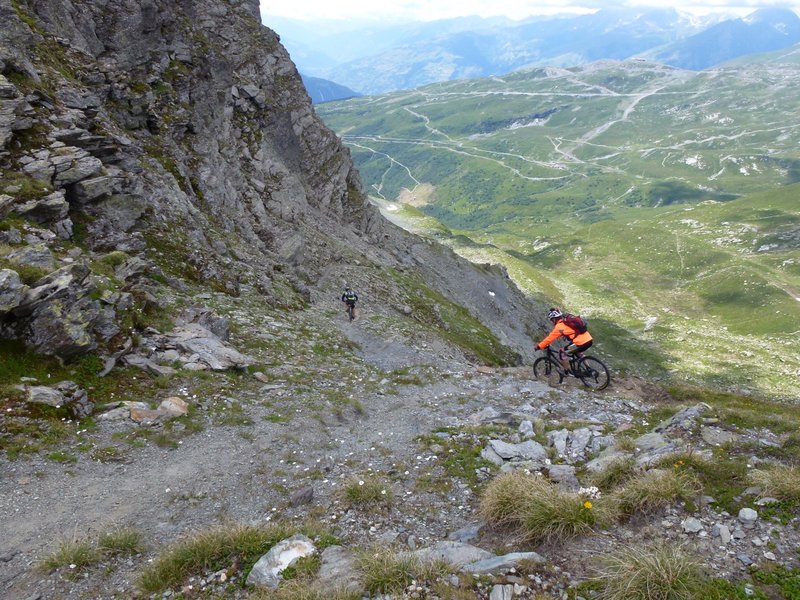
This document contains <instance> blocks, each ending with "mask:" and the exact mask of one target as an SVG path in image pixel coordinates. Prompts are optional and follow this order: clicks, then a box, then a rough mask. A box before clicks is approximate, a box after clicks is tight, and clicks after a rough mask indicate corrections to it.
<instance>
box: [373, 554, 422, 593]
mask: <svg viewBox="0 0 800 600" xmlns="http://www.w3.org/2000/svg"><path fill="white" fill-rule="evenodd" d="M357 564H358V568H359V570H360V571H361V572H362V573H363V581H364V587H365V588H366V589H367V591H368V592H369V593H370V594H401V593H402V592H403V590H404V589H405V588H407V587H408V586H409V585H410V584H411V582H412V581H413V580H414V578H415V576H416V575H417V573H419V572H420V571H421V569H422V563H421V562H420V561H419V560H418V559H417V558H415V557H414V556H412V555H410V554H404V553H398V552H393V551H391V550H385V551H380V552H374V553H372V552H366V553H364V554H361V555H360V556H359V557H358V559H357Z"/></svg>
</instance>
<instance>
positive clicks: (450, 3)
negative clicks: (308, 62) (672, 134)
mask: <svg viewBox="0 0 800 600" xmlns="http://www.w3.org/2000/svg"><path fill="white" fill-rule="evenodd" d="M625 4H627V5H628V6H660V7H675V8H677V9H679V10H684V11H687V12H692V13H694V14H707V13H709V12H726V13H735V14H738V15H745V14H748V13H750V12H752V11H754V10H756V9H757V8H759V7H766V6H787V2H785V1H784V2H780V1H776V0H698V1H697V2H689V1H687V0H643V1H639V0H629V1H628V2H624V3H623V2H614V1H608V0H586V1H581V0H537V1H531V0H488V1H487V0H387V1H380V0H377V1H376V0H289V1H287V0H261V12H262V14H264V15H270V16H276V17H287V18H292V19H355V18H369V19H376V20H383V19H403V20H421V21H432V20H436V19H447V18H451V17H459V16H468V15H478V16H481V17H491V16H500V15H504V16H506V17H509V18H512V19H523V18H525V17H528V16H530V15H542V14H559V13H566V12H572V13H586V12H593V11H594V10H596V9H597V8H599V7H619V6H622V5H625ZM789 8H792V9H794V11H795V12H798V13H800V0H789Z"/></svg>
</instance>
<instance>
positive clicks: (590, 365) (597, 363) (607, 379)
mask: <svg viewBox="0 0 800 600" xmlns="http://www.w3.org/2000/svg"><path fill="white" fill-rule="evenodd" d="M545 350H547V355H546V356H540V357H539V358H537V359H536V360H535V361H534V362H533V375H534V377H536V379H540V380H542V381H547V383H549V384H550V385H555V384H558V383H562V382H563V381H564V378H565V377H567V373H566V371H565V370H564V367H563V365H562V364H561V360H560V358H562V357H563V356H564V355H565V354H566V352H565V351H564V349H563V348H559V350H558V352H554V351H553V349H552V348H550V346H548V347H547V348H545ZM569 368H570V371H572V374H573V375H575V377H577V378H578V379H580V380H581V381H582V382H583V385H585V386H586V387H588V388H591V389H593V390H604V389H605V388H607V387H608V384H609V383H611V375H610V374H609V372H608V367H606V366H605V365H604V364H603V361H601V360H600V359H599V358H595V357H594V356H589V355H587V354H583V353H582V352H579V353H577V354H576V355H570V356H569Z"/></svg>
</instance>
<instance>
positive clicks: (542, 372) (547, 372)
mask: <svg viewBox="0 0 800 600" xmlns="http://www.w3.org/2000/svg"><path fill="white" fill-rule="evenodd" d="M533 376H534V377H536V379H538V380H539V381H546V382H547V383H548V384H550V385H557V384H559V383H561V381H562V379H563V377H562V376H561V372H560V371H559V369H558V367H557V366H556V363H554V362H553V361H552V360H550V359H549V358H547V357H546V356H541V357H539V358H537V359H536V360H535V361H534V362H533Z"/></svg>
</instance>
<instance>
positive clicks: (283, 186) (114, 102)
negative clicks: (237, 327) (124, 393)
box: [0, 0, 529, 358]
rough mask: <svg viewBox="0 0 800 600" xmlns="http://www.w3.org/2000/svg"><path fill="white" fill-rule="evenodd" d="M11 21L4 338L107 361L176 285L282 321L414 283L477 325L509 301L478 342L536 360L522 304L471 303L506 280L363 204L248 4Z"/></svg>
mask: <svg viewBox="0 0 800 600" xmlns="http://www.w3.org/2000/svg"><path fill="white" fill-rule="evenodd" d="M4 7H5V13H4V15H5V17H6V18H7V20H8V21H9V23H10V24H11V26H9V27H6V28H4V30H3V36H4V40H3V41H4V43H3V55H2V63H1V66H2V72H3V80H2V83H3V90H4V93H3V99H2V102H3V110H2V115H3V121H2V123H3V130H2V131H3V135H2V140H3V143H4V148H5V152H4V155H3V162H2V168H3V189H2V190H0V191H2V192H3V194H4V195H3V196H2V199H3V202H2V211H3V212H2V216H3V217H4V221H3V232H2V236H3V237H2V242H3V246H2V259H3V266H4V267H7V268H6V269H5V270H4V271H3V273H4V280H3V288H2V289H3V293H4V294H6V295H7V297H8V300H7V301H5V300H4V304H3V311H2V316H3V320H2V324H0V327H1V328H2V335H3V337H5V338H12V339H18V340H20V341H22V342H24V343H25V344H26V345H27V346H28V347H30V348H33V349H36V350H37V351H39V352H42V353H45V354H54V355H56V356H59V357H61V358H72V357H76V356H80V355H82V354H85V353H86V352H92V351H100V352H101V353H114V352H117V351H118V350H120V349H121V348H123V347H124V344H125V341H126V339H131V331H129V327H130V326H131V324H133V325H134V328H139V327H142V326H144V325H151V324H152V323H147V322H146V321H147V319H142V318H140V316H139V315H141V314H145V315H146V314H148V313H159V314H166V316H173V315H174V314H175V313H176V312H177V311H178V310H179V308H180V307H182V306H183V305H184V304H186V301H185V299H184V298H183V296H184V295H185V286H187V285H199V286H201V287H207V288H209V289H214V290H218V291H224V292H226V293H230V294H232V295H234V296H237V295H240V294H245V293H249V292H251V291H255V292H256V293H260V294H262V296H263V301H264V302H268V303H271V304H274V305H276V306H282V307H285V308H292V307H301V306H303V305H304V304H306V303H308V302H309V301H314V300H315V299H316V298H318V297H319V296H330V295H336V294H337V293H338V292H339V290H340V288H341V287H342V286H343V284H344V282H345V280H349V282H350V283H354V284H358V285H360V286H361V287H362V293H363V294H365V295H368V294H370V293H374V294H376V295H377V294H380V293H381V291H383V290H384V288H383V287H381V286H380V285H378V286H376V289H375V291H374V292H373V291H372V290H371V289H370V281H371V278H370V275H369V273H370V271H371V270H388V271H390V272H395V271H400V270H402V271H406V270H407V271H408V275H409V277H413V278H415V279H414V281H415V283H418V284H419V286H422V287H424V286H429V287H430V288H431V292H432V293H433V292H437V293H440V294H444V295H445V296H447V297H449V298H450V299H451V300H452V301H454V302H456V303H458V304H460V305H462V306H464V307H466V308H467V309H468V310H469V311H471V313H472V314H473V315H475V316H476V317H480V315H481V314H483V313H484V311H485V310H486V308H487V306H488V305H489V304H492V305H495V304H496V302H497V301H498V300H497V299H498V298H500V297H503V298H508V299H509V305H508V306H509V308H510V307H511V306H512V305H513V306H515V307H516V308H512V309H511V312H510V313H507V314H504V315H501V316H499V317H498V318H497V319H494V320H493V321H492V323H489V326H490V327H492V328H493V329H494V331H495V332H496V335H498V336H499V337H501V338H502V339H503V340H504V342H505V343H508V344H510V345H511V346H513V347H514V351H515V352H518V353H524V352H529V350H528V349H527V348H526V346H528V339H527V336H526V334H525V332H524V330H523V328H521V327H520V326H519V323H522V322H525V321H526V320H528V315H527V313H528V308H526V307H525V300H524V298H523V297H522V295H521V294H519V293H518V292H517V291H515V290H511V289H509V290H508V293H507V294H506V293H505V291H503V292H502V293H500V294H498V296H496V297H495V298H491V297H488V295H487V294H486V293H485V292H484V290H486V289H493V288H495V287H496V288H498V290H506V289H507V288H508V285H507V284H508V281H507V279H506V278H505V276H504V274H503V273H502V271H500V270H496V271H487V270H479V269H477V268H474V267H472V266H471V265H469V264H468V263H467V262H466V261H463V260H461V259H459V258H457V257H456V256H455V255H453V254H452V253H450V252H449V251H446V250H444V249H441V248H438V247H435V246H430V245H429V244H427V243H424V242H422V241H421V240H419V239H417V238H414V237H413V236H409V235H407V234H406V233H405V232H403V231H402V230H400V229H398V228H395V227H393V226H391V225H390V224H388V223H387V222H385V221H384V220H383V219H382V218H381V216H380V214H379V213H378V211H377V210H376V209H374V208H373V207H372V206H371V205H370V204H369V203H368V202H367V200H366V198H365V196H364V194H363V192H362V190H361V184H360V180H359V178H358V174H357V173H356V172H355V170H354V169H353V166H352V163H351V161H350V156H349V153H348V151H347V150H346V149H345V148H344V147H343V146H342V144H341V143H340V142H339V141H338V140H337V138H336V137H335V135H334V134H333V133H332V132H331V131H330V130H328V129H327V128H326V127H325V126H324V125H323V124H322V123H321V122H320V121H319V120H318V119H317V118H316V116H315V114H314V111H313V109H312V107H311V104H310V101H309V98H308V96H307V94H306V92H305V90H304V88H303V86H302V82H301V80H300V78H299V76H298V73H297V71H296V69H295V67H294V65H293V64H292V62H291V61H290V60H289V58H288V56H287V54H286V52H285V50H284V49H283V48H282V47H281V46H280V44H279V43H278V40H277V37H276V36H275V35H274V33H272V32H271V31H270V30H268V29H266V28H264V27H262V26H261V25H260V24H259V23H258V21H257V6H256V4H255V3H254V2H244V3H235V4H234V5H228V4H227V3H218V2H210V1H209V2H202V1H198V2H192V3H188V4H177V5H176V4H173V3H169V2H165V3H162V4H158V3H156V4H153V3H142V4H132V5H126V6H125V7H124V8H123V7H116V8H115V7H113V6H111V4H107V3H104V2H90V1H85V2H84V1H82V2H70V1H69V0H65V1H64V2H56V3H48V4H47V6H40V5H39V4H33V3H32V4H31V5H28V4H26V3H24V2H16V1H15V2H13V3H12V4H9V3H4ZM77 14H82V15H84V16H85V17H86V18H85V19H81V20H77V19H75V17H74V15H77ZM231 40H237V41H235V42H232V41H231ZM358 266H360V267H361V268H360V269H359V268H357V267H358ZM351 271H352V273H351ZM473 274H474V275H475V278H474V279H473V277H472V275H473ZM337 275H338V277H337ZM380 279H385V277H384V278H380ZM321 281H324V282H325V283H324V285H325V286H330V287H320V282H321ZM408 281H410V279H409V280H408ZM456 296H458V297H456ZM4 297H5V296H4ZM396 297H397V293H396V292H395V291H394V290H392V292H391V293H390V295H388V296H385V297H383V300H384V301H388V300H389V299H390V298H396ZM515 311H519V312H518V314H516V315H514V314H513V313H514V312H515ZM143 321H144V322H143ZM502 321H505V325H500V323H501V322H502ZM159 326H161V325H159ZM498 327H499V328H498Z"/></svg>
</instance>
